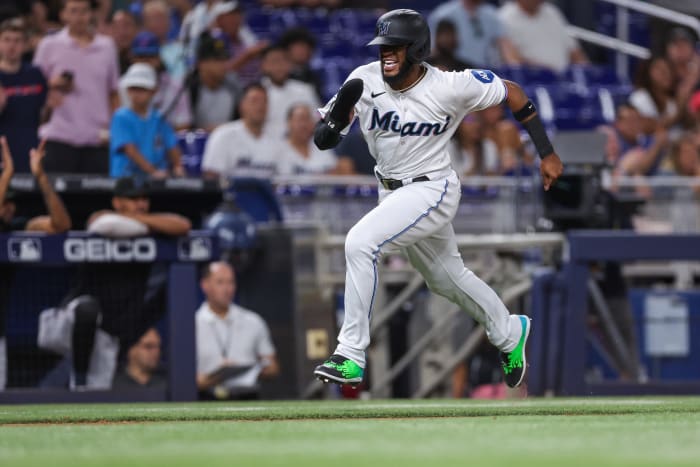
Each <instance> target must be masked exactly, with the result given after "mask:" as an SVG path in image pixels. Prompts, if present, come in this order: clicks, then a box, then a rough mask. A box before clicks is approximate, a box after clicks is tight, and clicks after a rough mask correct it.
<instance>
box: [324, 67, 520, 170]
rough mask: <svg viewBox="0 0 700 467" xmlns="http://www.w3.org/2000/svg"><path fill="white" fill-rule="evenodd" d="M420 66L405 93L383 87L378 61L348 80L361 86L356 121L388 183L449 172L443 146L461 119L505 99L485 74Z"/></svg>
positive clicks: (496, 79)
mask: <svg viewBox="0 0 700 467" xmlns="http://www.w3.org/2000/svg"><path fill="white" fill-rule="evenodd" d="M423 66H424V67H425V68H426V70H427V72H426V74H425V76H423V78H422V79H421V80H420V81H418V82H417V83H416V84H415V85H414V86H412V87H411V88H410V89H408V90H406V91H403V92H399V91H395V90H393V89H392V88H391V87H390V86H389V85H388V84H386V83H385V81H384V79H383V78H382V72H381V64H380V62H379V61H376V62H372V63H370V64H368V65H363V66H360V67H358V68H356V69H355V70H354V71H353V72H352V73H350V76H349V77H348V80H350V79H353V78H359V79H361V80H362V81H363V82H364V90H363V92H362V97H360V100H359V101H358V102H357V104H356V105H355V118H356V119H359V122H360V128H361V130H362V133H363V135H364V138H365V141H367V145H368V147H369V151H370V153H371V154H372V156H373V157H374V158H375V159H376V161H377V171H378V172H379V173H380V174H381V175H382V176H384V177H386V178H394V179H398V180H404V179H408V178H414V177H419V176H421V175H428V176H429V175H430V174H444V173H446V172H448V171H449V169H450V155H449V151H448V147H447V146H448V143H449V141H450V138H452V135H453V134H454V132H455V131H456V129H457V126H458V125H459V123H460V122H461V121H462V119H463V118H464V116H465V115H466V114H467V113H469V112H474V111H477V110H482V109H485V108H487V107H491V106H494V105H497V104H500V103H502V102H503V101H504V100H505V99H506V97H507V94H508V91H507V88H506V86H505V84H504V83H503V81H502V80H501V79H500V78H499V77H498V76H496V75H495V74H494V73H493V72H491V71H488V70H465V71H460V72H446V71H441V70H439V69H437V68H435V67H433V66H430V65H428V64H426V63H424V64H423ZM335 98H336V96H333V98H332V99H331V100H330V102H328V104H326V106H325V107H324V108H322V109H319V112H320V113H321V115H323V116H324V117H325V116H326V113H327V112H329V111H330V109H331V107H332V105H333V103H334V102H335ZM351 125H352V123H351ZM349 128H350V125H348V127H347V128H345V129H344V130H343V134H346V133H347V131H348V130H349Z"/></svg>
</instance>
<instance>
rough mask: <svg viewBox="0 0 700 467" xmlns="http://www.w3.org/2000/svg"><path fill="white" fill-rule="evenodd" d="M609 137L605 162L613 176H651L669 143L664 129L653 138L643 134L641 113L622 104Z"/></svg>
mask: <svg viewBox="0 0 700 467" xmlns="http://www.w3.org/2000/svg"><path fill="white" fill-rule="evenodd" d="M604 131H605V132H606V134H607V135H608V142H607V144H606V148H605V152H606V160H607V162H608V164H609V165H610V166H611V167H613V173H614V174H626V175H651V174H653V173H655V172H656V170H657V169H658V166H659V164H660V162H661V158H662V156H663V154H664V151H665V149H666V145H667V142H668V138H667V133H666V131H665V130H664V129H663V127H659V130H658V131H657V133H656V134H655V135H654V137H650V136H648V135H646V134H645V133H644V131H643V123H642V118H641V116H640V114H639V111H638V110H637V109H636V108H635V107H633V106H631V105H629V104H623V105H620V106H619V107H618V108H617V112H616V114H615V123H614V126H613V128H612V129H605V130H604Z"/></svg>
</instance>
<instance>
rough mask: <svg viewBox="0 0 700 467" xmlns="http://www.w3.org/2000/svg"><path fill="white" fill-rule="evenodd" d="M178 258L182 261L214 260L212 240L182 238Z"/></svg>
mask: <svg viewBox="0 0 700 467" xmlns="http://www.w3.org/2000/svg"><path fill="white" fill-rule="evenodd" d="M177 256H178V258H179V259H180V261H209V260H211V258H212V248H211V239H209V238H204V237H194V238H181V239H180V241H179V243H178V248H177Z"/></svg>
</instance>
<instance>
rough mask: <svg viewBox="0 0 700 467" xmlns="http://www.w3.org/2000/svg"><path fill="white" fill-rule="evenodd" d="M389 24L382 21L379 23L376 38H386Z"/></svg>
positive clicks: (389, 22)
mask: <svg viewBox="0 0 700 467" xmlns="http://www.w3.org/2000/svg"><path fill="white" fill-rule="evenodd" d="M390 24H391V21H382V22H381V23H379V25H378V26H377V35H378V36H386V35H387V34H389V25H390Z"/></svg>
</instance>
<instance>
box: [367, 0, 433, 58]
mask: <svg viewBox="0 0 700 467" xmlns="http://www.w3.org/2000/svg"><path fill="white" fill-rule="evenodd" d="M374 35H375V37H374V39H372V40H371V41H370V42H369V44H367V45H406V46H408V50H407V52H406V55H407V57H408V61H409V62H412V63H420V62H422V61H423V60H425V59H426V58H428V55H429V54H430V28H428V23H427V22H426V21H425V19H424V18H423V16H421V14H420V13H418V12H417V11H414V10H391V11H389V12H387V13H384V14H383V15H382V16H380V17H379V19H378V20H377V27H376V29H375V31H374Z"/></svg>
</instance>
